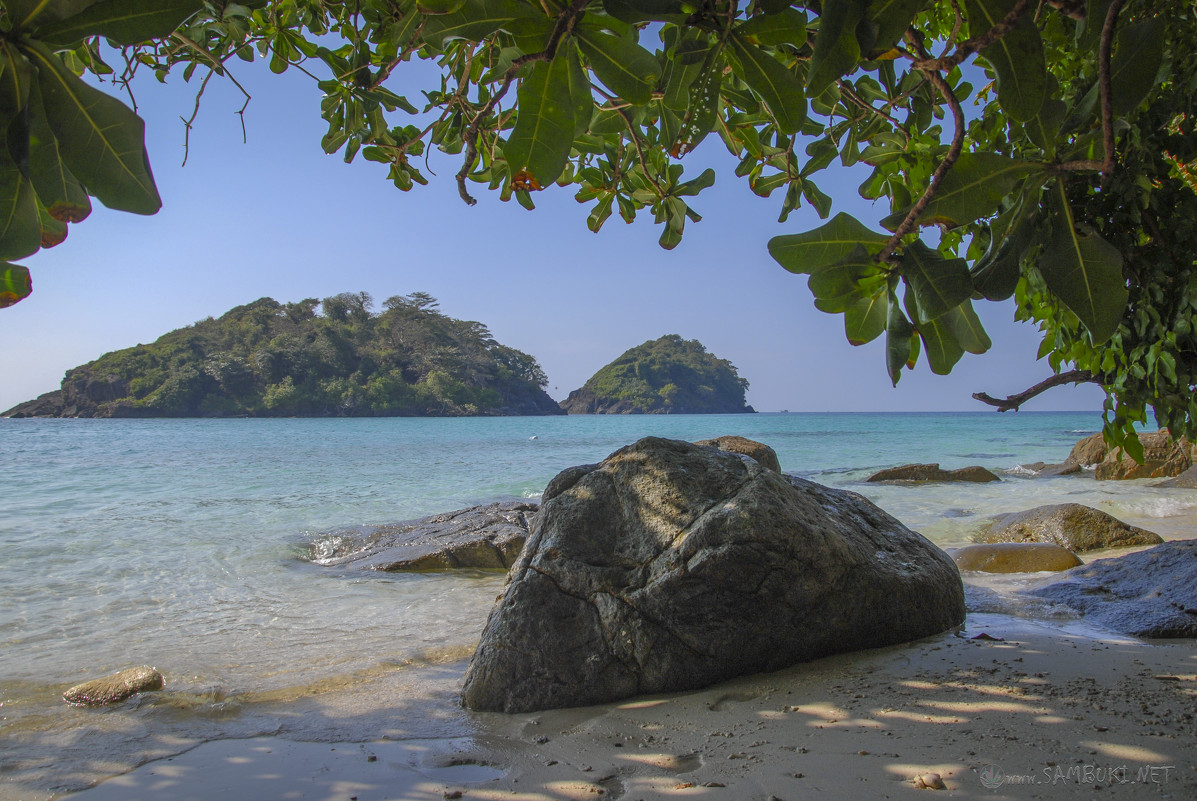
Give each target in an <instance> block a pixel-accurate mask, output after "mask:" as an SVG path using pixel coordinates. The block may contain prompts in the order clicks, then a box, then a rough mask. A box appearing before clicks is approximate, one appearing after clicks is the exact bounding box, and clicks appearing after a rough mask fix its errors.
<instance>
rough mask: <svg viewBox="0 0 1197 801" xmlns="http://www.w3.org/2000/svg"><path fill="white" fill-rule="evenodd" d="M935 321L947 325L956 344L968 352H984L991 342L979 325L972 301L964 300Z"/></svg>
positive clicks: (979, 320) (983, 327)
mask: <svg viewBox="0 0 1197 801" xmlns="http://www.w3.org/2000/svg"><path fill="white" fill-rule="evenodd" d="M936 322H940V323H943V324H944V325H946V326H947V328H948V331H950V332H951V333H952V336H953V337H954V338H955V340H956V342H957V344H959V345H960V347H962V348H963V349H964V350H965V351H967V352H968V353H984V352H985V351H987V350H989V348H990V346H992V345H993V342H992V341H991V340H990V339H989V334H987V333H986V332H985V326H983V325H981V318H979V317H977V312H976V310H975V309H973V302H972V301H971V300H966V301H964V303H961V304H960V305H959V306H957V307H956V308H954V309H950V310H949V311H948V312H947V313H946V314H944V315H943V316H941V317H940V318H939V319H938V320H936Z"/></svg>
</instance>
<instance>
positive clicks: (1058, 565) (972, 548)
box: [952, 542, 1084, 573]
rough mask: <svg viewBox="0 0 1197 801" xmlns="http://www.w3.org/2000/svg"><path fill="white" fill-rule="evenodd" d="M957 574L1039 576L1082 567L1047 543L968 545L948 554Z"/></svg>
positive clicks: (1064, 550)
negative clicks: (1044, 572) (1029, 574)
mask: <svg viewBox="0 0 1197 801" xmlns="http://www.w3.org/2000/svg"><path fill="white" fill-rule="evenodd" d="M952 561H954V562H955V563H956V567H958V568H960V569H961V570H976V571H978V572H981V573H1039V572H1042V571H1049V570H1050V571H1057V570H1068V569H1070V568H1073V567H1076V566H1077V565H1081V564H1084V563H1083V562H1082V561H1081V560H1080V559H1079V558H1077V555H1076V554H1074V553H1073V552H1072V551H1070V550H1068V549H1067V548H1064V547H1061V546H1059V545H1056V544H1055V543H1050V542H999V543H992V544H988V545H969V546H966V547H964V548H960V549H958V550H955V551H953V552H952Z"/></svg>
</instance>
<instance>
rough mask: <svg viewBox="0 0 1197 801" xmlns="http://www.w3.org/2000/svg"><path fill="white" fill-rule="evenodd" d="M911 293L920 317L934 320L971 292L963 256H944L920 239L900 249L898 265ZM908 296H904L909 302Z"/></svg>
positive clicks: (969, 279) (971, 286) (965, 298)
mask: <svg viewBox="0 0 1197 801" xmlns="http://www.w3.org/2000/svg"><path fill="white" fill-rule="evenodd" d="M898 270H899V272H900V273H901V275H902V277H903V278H904V279H906V283H907V285H908V286H909V287H910V289H911V292H912V293H913V295H914V300H915V303H916V304H917V309H918V319H919V321H920V322H921V321H926V320H934V319H936V318H937V317H939V316H940V315H941V314H943V313H945V312H947V311H948V310H949V309H953V308H955V307H956V306H959V305H960V304H961V303H963V302H964V301H965V300H967V299H968V298H969V297H971V296H972V293H973V282H972V279H971V278H969V274H968V267H967V265H966V264H965V262H964V259H945V258H944V257H943V256H942V255H940V253H939V251H937V250H932V249H931V248H929V247H927V246H926V245H924V244H923V243H922V242H921V241H918V242H914V243H913V244H911V245H909V246H908V247H907V248H906V249H905V250H904V251H903V252H902V261H901V263H900V264H899V267H898ZM909 302H910V298H909V297H908V298H907V304H908V305H909Z"/></svg>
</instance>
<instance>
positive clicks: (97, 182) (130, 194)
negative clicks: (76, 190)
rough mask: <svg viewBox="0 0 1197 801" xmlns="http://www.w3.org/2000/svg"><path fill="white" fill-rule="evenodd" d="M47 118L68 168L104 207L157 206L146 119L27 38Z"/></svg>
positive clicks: (141, 210) (143, 209)
mask: <svg viewBox="0 0 1197 801" xmlns="http://www.w3.org/2000/svg"><path fill="white" fill-rule="evenodd" d="M26 48H27V49H26V50H25V52H26V53H27V54H28V55H29V57H30V60H31V61H32V62H33V63H34V65H35V66H36V67H37V77H38V86H39V88H40V89H41V93H42V104H43V106H44V109H45V112H46V120H47V122H49V125H50V129H51V130H52V131H53V132H54V136H55V138H56V139H57V140H58V148H59V153H60V155H61V156H62V159H63V161H65V162H66V166H67V168H68V169H69V170H70V171H71V172H72V173H74V175H75V176H76V177H78V178H79V179H80V180H81V181H82V182H83V185H84V186H85V187H86V188H87V191H88V192H89V193H91V194H92V195H94V196H95V197H96V198H98V199H99V200H100V202H101V203H103V204H104V205H105V206H108V207H109V208H112V209H117V210H119V211H131V212H134V213H136V214H153V213H154V212H156V211H158V209H159V208H161V207H162V200H161V198H159V197H158V189H157V187H155V186H154V178H153V176H152V175H151V173H150V163H149V159H148V157H147V155H146V151H145V123H143V122H142V121H141V118H140V117H138V116H137V115H136V114H134V113H133V112H132V111H131V110H130V109H129V107H128V106H126V105H125V104H124V103H122V102H120V101H119V100H117V99H116V98H114V97H110V96H108V95H106V94H104V93H103V92H101V91H100V90H98V89H95V88H93V87H91V86H89V85H88V84H86V83H84V82H83V81H82V80H80V79H79V78H78V77H77V76H76V75H75V74H74V73H73V72H71V71H70V70H68V69H67V68H66V66H65V65H64V64H63V63H62V61H61V60H60V59H59V58H58V57H57V56H56V55H54V54H53V53H51V52H50V51H49V50H47V49H46V47H45V46H44V45H42V44H40V43H37V42H28V43H27V44H26Z"/></svg>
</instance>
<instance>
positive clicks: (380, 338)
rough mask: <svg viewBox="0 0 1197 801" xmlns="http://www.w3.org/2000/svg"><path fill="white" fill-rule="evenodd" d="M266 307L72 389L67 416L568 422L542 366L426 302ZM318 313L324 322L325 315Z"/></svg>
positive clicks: (168, 343) (160, 344)
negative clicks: (508, 417) (538, 417)
mask: <svg viewBox="0 0 1197 801" xmlns="http://www.w3.org/2000/svg"><path fill="white" fill-rule="evenodd" d="M372 304H373V301H372V299H371V298H370V296H369V295H368V294H367V293H365V292H359V293H348V292H347V293H342V294H340V295H334V296H332V297H329V298H325V299H324V300H323V301H317V300H315V299H312V298H309V299H307V300H303V301H300V302H298V303H279V302H277V301H275V300H273V299H271V298H262V299H261V300H257V301H254V302H253V303H250V304H247V305H245V306H238V307H237V308H235V309H232V310H230V311H229V312H227V313H225V314H224V315H222V316H221V317H219V318H217V319H212V318H208V319H207V320H202V321H200V322H198V323H196V324H195V325H192V326H188V327H186V328H181V329H179V330H177V331H172V332H170V333H169V334H166V335H164V336H162V337H160V338H159V339H158V340H157V341H155V342H154V343H152V344H149V345H138V346H136V347H133V348H126V349H124V350H119V351H114V352H112V353H107V354H105V355H103V356H102V357H100V358H99V359H97V360H96V361H94V362H90V363H88V364H85V365H83V366H81V367H76V368H74V369H73V370H70V371H68V372H67V375H66V378H64V379H63V382H62V386H63V394H64V399H63V403H64V407H65V408H64V413H66V414H70V415H80V416H96V417H100V416H115V417H198V416H216V417H224V416H233V415H249V416H260V417H278V416H352V417H377V416H396V415H402V416H457V415H478V414H560V409H559V408H558V407H557V404H556V403H555V402H554V401H553V400H552V399H551V398H550V397H549V396H548V395H546V394H545V393H544V391H543V389H544V385H545V384H546V383H547V381H546V379H545V375H544V372H543V371H542V370H541V369H540V366H539V365H538V364H537V363H536V360H535V359H533V358H532V357H531V356H529V355H528V354H526V353H522V352H520V351H517V350H514V349H513V348H509V347H506V346H504V345H501V344H499V343H498V342H496V341H495V340H494V338H493V337H492V336H491V334H490V331H488V330H487V328H486V326H484V325H482V324H481V323H477V322H470V321H465V320H455V319H453V318H451V317H446V316H445V315H443V314H441V313H440V312H438V311H436V310H435V308H432V307H435V305H436V301H435V299H433V298H431V296H429V295H427V294H425V293H415V294H413V295H407V296H396V297H393V298H390V299H388V300H387V301H386V310H385V311H383V312H382V313H380V314H373V313H372V312H371V306H372ZM318 309H319V313H318V311H317V310H318Z"/></svg>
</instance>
